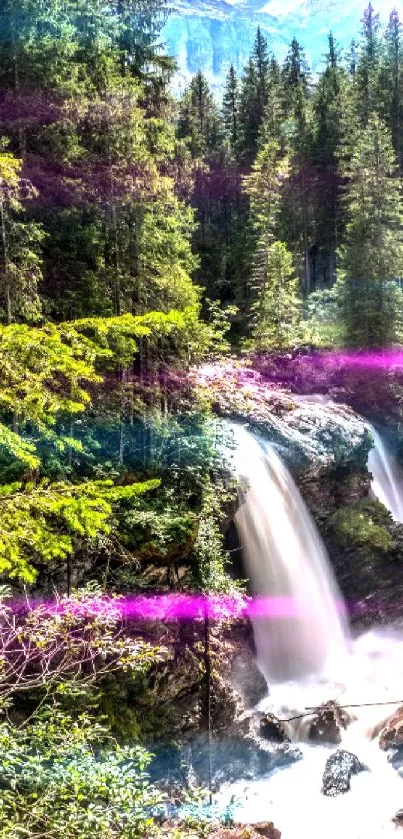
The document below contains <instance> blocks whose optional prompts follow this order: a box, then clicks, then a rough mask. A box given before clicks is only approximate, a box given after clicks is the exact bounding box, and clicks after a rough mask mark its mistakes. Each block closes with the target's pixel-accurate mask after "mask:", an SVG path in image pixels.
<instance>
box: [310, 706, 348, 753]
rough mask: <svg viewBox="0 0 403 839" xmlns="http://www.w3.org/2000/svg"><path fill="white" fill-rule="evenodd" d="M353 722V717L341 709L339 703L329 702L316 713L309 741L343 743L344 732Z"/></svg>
mask: <svg viewBox="0 0 403 839" xmlns="http://www.w3.org/2000/svg"><path fill="white" fill-rule="evenodd" d="M350 722H351V717H350V716H349V715H348V714H347V713H346V711H344V710H343V708H340V706H339V704H338V703H337V702H327V703H326V705H323V706H322V707H321V708H318V710H317V712H315V715H314V718H313V720H312V723H311V725H310V728H309V732H308V739H309V740H310V741H311V743H331V744H334V745H338V744H339V743H341V739H342V731H344V730H345V729H346V728H347V726H348V724H349V723H350Z"/></svg>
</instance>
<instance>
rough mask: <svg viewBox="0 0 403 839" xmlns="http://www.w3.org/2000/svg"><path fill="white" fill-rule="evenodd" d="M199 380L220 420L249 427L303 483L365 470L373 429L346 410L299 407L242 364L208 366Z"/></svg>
mask: <svg viewBox="0 0 403 839" xmlns="http://www.w3.org/2000/svg"><path fill="white" fill-rule="evenodd" d="M195 378H196V382H197V384H198V385H199V386H201V387H205V388H206V390H208V392H209V395H210V397H213V400H214V410H215V412H216V413H217V414H220V415H221V416H223V417H229V418H231V419H233V420H239V421H241V422H244V423H245V422H247V423H249V425H250V426H251V428H252V429H255V430H256V431H258V432H260V433H261V434H262V435H263V436H264V437H266V438H267V439H268V440H269V441H270V442H271V443H274V444H275V445H276V446H277V448H278V449H279V452H280V454H281V456H282V457H283V459H284V460H285V461H286V463H287V466H289V467H290V468H291V470H292V471H293V472H294V473H301V472H302V473H303V475H304V480H307V479H308V478H309V477H311V478H315V480H316V479H318V478H319V477H320V475H322V474H324V473H326V472H327V471H329V469H331V470H334V469H336V468H341V467H345V466H346V465H347V464H351V462H354V464H360V465H361V466H362V467H363V468H364V467H365V468H366V461H367V456H368V452H369V450H370V448H371V445H372V438H371V432H370V427H369V426H368V425H367V423H366V422H365V421H364V420H363V419H362V418H361V417H359V416H358V415H357V414H356V413H354V411H352V410H351V409H350V408H347V407H346V406H345V405H338V404H335V403H329V404H317V403H315V402H307V401H304V400H300V401H299V397H298V395H296V394H294V393H291V392H289V391H287V390H285V389H282V388H280V387H277V386H274V385H272V384H270V383H268V382H267V381H266V380H265V379H264V378H263V376H262V375H261V374H260V373H258V372H257V371H256V370H250V369H248V368H247V367H243V366H242V365H241V364H239V362H238V364H236V363H232V362H228V363H222V364H212V365H205V366H204V367H201V368H199V370H198V371H197V373H196V375H195Z"/></svg>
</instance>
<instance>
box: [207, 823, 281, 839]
mask: <svg viewBox="0 0 403 839" xmlns="http://www.w3.org/2000/svg"><path fill="white" fill-rule="evenodd" d="M207 839H281V833H280V831H279V830H277V829H276V828H275V827H274V824H273V822H260V823H259V824H253V825H245V824H240V825H234V827H220V828H218V830H214V831H213V833H209V834H208V836H207Z"/></svg>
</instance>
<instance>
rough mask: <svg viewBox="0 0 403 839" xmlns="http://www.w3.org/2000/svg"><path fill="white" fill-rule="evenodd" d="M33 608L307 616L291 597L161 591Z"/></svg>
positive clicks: (160, 615) (163, 615) (141, 615)
mask: <svg viewBox="0 0 403 839" xmlns="http://www.w3.org/2000/svg"><path fill="white" fill-rule="evenodd" d="M31 605H32V607H33V608H36V607H38V608H44V609H45V611H46V612H47V613H48V614H49V613H51V614H64V613H70V614H74V615H75V617H76V618H83V619H86V618H90V617H91V615H94V616H97V615H98V616H99V617H100V616H101V615H105V616H107V615H109V616H110V617H115V618H116V617H117V615H118V614H119V615H120V616H121V617H122V618H125V619H126V620H129V621H145V622H147V621H151V622H167V623H169V622H172V621H193V620H203V619H205V618H208V619H209V620H212V621H228V620H239V619H242V618H250V619H251V620H256V619H259V618H263V619H271V620H276V619H283V618H298V617H305V618H306V617H307V615H306V612H305V613H304V615H302V613H301V610H300V608H298V604H297V602H296V601H295V600H294V599H293V598H291V597H254V598H252V597H247V596H245V595H240V596H235V597H231V596H229V595H210V596H208V595H203V594H181V593H172V594H159V595H137V596H132V597H108V596H104V597H95V598H85V600H84V601H80V600H77V601H75V600H71V599H67V598H66V599H63V600H60V601H58V602H53V603H52V602H46V603H43V602H38V601H36V602H34V603H32V604H31ZM337 606H338V608H339V610H340V612H344V611H345V606H344V604H343V602H338V603H337Z"/></svg>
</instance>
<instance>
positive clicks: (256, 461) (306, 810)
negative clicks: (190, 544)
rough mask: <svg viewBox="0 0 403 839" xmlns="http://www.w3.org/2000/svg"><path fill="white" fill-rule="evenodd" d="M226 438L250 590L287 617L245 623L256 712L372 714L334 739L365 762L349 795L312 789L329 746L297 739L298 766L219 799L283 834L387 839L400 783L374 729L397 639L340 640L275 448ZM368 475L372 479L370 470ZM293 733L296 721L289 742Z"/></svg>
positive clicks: (390, 697)
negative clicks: (259, 688) (274, 601)
mask: <svg viewBox="0 0 403 839" xmlns="http://www.w3.org/2000/svg"><path fill="white" fill-rule="evenodd" d="M234 433H235V439H236V446H237V448H236V455H235V461H236V469H237V471H238V475H239V476H240V478H241V479H242V480H243V481H244V483H245V487H244V489H243V491H242V493H241V500H242V502H243V503H242V505H241V507H240V509H239V510H238V513H237V516H236V525H237V528H238V532H239V534H240V538H241V543H242V547H243V553H244V558H245V563H246V567H247V570H248V573H249V576H250V582H251V588H252V590H253V591H254V592H256V593H257V594H259V595H269V596H270V595H271V596H276V595H277V596H281V597H285V598H287V599H289V600H290V601H291V602H293V603H294V610H293V612H292V614H290V615H288V616H287V617H285V616H284V617H283V618H278V617H274V616H272V617H265V618H260V619H256V620H255V622H254V633H255V639H256V647H257V654H258V659H259V665H260V667H261V669H262V671H263V673H264V674H265V676H266V679H267V681H268V684H269V688H270V694H269V697H268V698H267V699H266V700H263V703H261V705H260V706H259V710H264V711H271V712H274V713H275V714H277V716H279V717H281V718H284V717H292V716H293V715H294V714H302V715H304V712H305V714H306V708H307V707H308V708H312V707H317V706H319V705H320V704H321V703H323V702H326V701H328V700H329V699H336V700H338V701H339V702H340V704H341V705H344V706H346V705H347V706H348V705H350V704H352V705H354V706H356V705H360V703H361V704H362V705H364V704H365V703H374V707H362V708H358V709H357V708H355V709H354V712H353V713H354V714H355V715H356V716H355V722H352V724H351V725H350V726H348V728H347V730H346V731H345V732H344V734H343V742H342V744H341V747H342V748H347V749H350V750H351V751H353V752H354V753H355V754H356V755H357V756H358V758H359V759H360V760H361V762H362V763H364V764H365V765H366V766H367V767H368V771H364V772H362V773H360V774H359V775H357V776H355V777H353V778H352V779H351V790H350V792H348V793H346V794H344V795H340V796H337V797H336V798H334V799H333V798H328V797H325V796H323V795H322V794H321V785H322V773H323V770H324V766H325V763H326V760H327V757H328V756H329V755H330V754H331V753H332V752H334V751H335V748H336V747H329V746H321V745H312V744H310V743H302V744H301V750H302V752H303V760H301V761H300V762H297V763H295V764H293V765H292V766H290V767H285V768H282V769H275V770H274V771H272V772H271V773H269V774H268V775H265V776H264V777H260V778H259V777H258V778H256V779H255V780H254V781H250V780H249V781H247V780H245V781H239V782H237V783H235V784H229V785H224V786H223V787H222V788H221V790H220V791H219V793H218V794H217V800H218V802H219V803H220V805H221V806H223V807H224V806H227V805H228V804H229V802H230V801H231V800H233V799H234V798H235V800H236V801H238V802H239V803H238V806H237V808H236V810H235V812H234V817H235V819H236V820H237V821H240V822H245V823H247V822H249V823H250V822H252V823H253V822H258V821H263V820H269V821H273V822H274V824H275V825H276V827H278V829H279V830H280V832H281V836H282V839H302V837H305V836H309V838H310V839H323V837H324V836H326V839H340V837H343V839H389V837H390V839H392V837H394V836H395V835H396V834H395V830H396V828H395V826H394V825H393V823H392V821H391V820H392V817H393V815H394V814H395V813H396V811H397V810H398V809H400V807H401V806H402V802H403V781H402V778H401V777H399V775H398V773H397V772H396V770H395V769H393V768H392V766H391V764H389V763H388V762H387V759H386V755H385V753H383V752H381V751H380V749H379V745H378V743H377V741H376V739H374V738H373V732H374V729H376V727H377V725H378V724H379V723H380V721H381V720H384V719H386V718H387V717H388V716H389V715H390V714H392V713H393V711H394V710H395V709H396V706H397V705H403V702H402V701H401V700H402V698H403V693H402V686H403V633H402V631H400V630H399V629H397V628H395V629H393V630H392V629H390V630H388V629H386V628H383V629H372V630H370V631H369V632H366V633H365V634H363V635H361V636H360V637H358V638H356V639H352V640H350V639H349V635H348V631H347V630H346V625H345V618H344V615H343V610H340V594H339V592H338V590H337V586H336V583H335V581H334V577H333V574H332V571H331V568H330V565H329V561H328V559H327V556H326V552H325V549H324V547H323V544H322V542H321V540H320V537H319V535H318V533H317V531H316V528H315V525H314V523H313V522H312V520H311V518H310V516H309V514H308V512H307V510H306V508H305V505H304V502H303V501H302V498H301V496H300V495H299V492H298V490H297V488H296V487H295V484H294V482H293V480H292V478H291V476H290V475H289V473H288V471H287V469H286V468H285V466H284V464H283V463H282V461H281V459H280V458H279V457H278V455H277V454H276V452H275V449H274V448H273V447H271V446H266V447H265V446H264V445H263V444H259V442H258V441H257V439H256V438H255V437H254V436H253V435H251V434H249V433H248V432H247V431H246V430H245V429H244V428H242V427H239V426H238V427H235V428H234ZM378 452H379V444H378ZM370 468H371V467H370ZM371 471H373V472H374V473H375V474H374V480H376V478H377V474H378V475H379V473H377V472H376V469H374V470H372V468H371ZM386 473H387V470H386ZM383 474H385V470H384V473H383ZM392 474H393V472H392ZM378 480H379V477H378ZM388 506H389V505H388ZM399 698H400V701H399ZM385 702H390V703H391V704H390V705H388V706H385V705H384V704H383V703H385ZM375 703H378V704H375ZM304 721H305V717H304V716H303V720H302V722H304ZM293 724H294V723H293ZM302 729H303V725H302ZM300 735H301V728H299V727H298V725H296V726H295V728H294V737H296V738H298V737H299V736H300Z"/></svg>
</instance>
